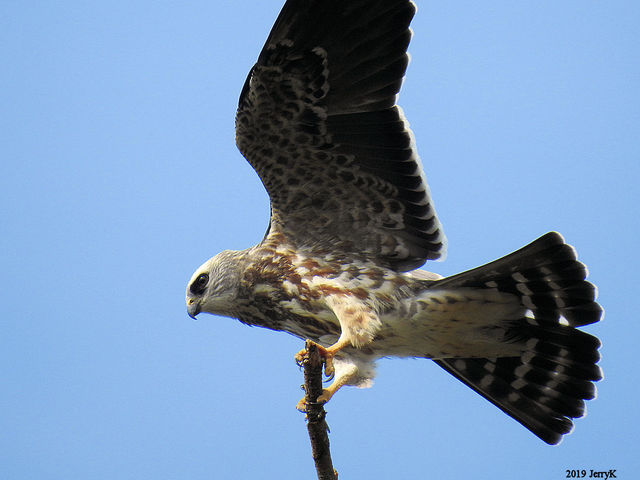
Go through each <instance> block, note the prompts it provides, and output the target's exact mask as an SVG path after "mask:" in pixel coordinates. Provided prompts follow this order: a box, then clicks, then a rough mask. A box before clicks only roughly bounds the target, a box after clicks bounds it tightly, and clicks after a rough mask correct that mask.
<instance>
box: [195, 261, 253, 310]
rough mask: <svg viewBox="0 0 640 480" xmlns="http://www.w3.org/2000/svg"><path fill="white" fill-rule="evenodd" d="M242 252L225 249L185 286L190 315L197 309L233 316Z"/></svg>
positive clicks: (200, 269) (205, 264)
mask: <svg viewBox="0 0 640 480" xmlns="http://www.w3.org/2000/svg"><path fill="white" fill-rule="evenodd" d="M244 253H245V252H244V251H240V252H238V251H233V250H225V251H223V252H220V253H219V254H218V255H216V256H215V257H212V258H210V259H209V260H207V261H206V262H204V263H203V264H202V265H201V266H200V267H199V268H198V269H197V270H196V271H195V273H194V274H193V275H192V276H191V280H189V284H188V285H187V295H186V301H187V311H188V313H189V316H190V317H191V318H196V315H197V314H198V313H200V312H205V313H213V314H215V315H223V316H226V317H231V316H233V311H234V304H235V299H236V298H237V296H238V287H239V285H240V273H241V270H242V265H241V264H242V262H241V260H242V258H243V257H244V255H243V254H244Z"/></svg>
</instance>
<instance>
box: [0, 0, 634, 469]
mask: <svg viewBox="0 0 640 480" xmlns="http://www.w3.org/2000/svg"><path fill="white" fill-rule="evenodd" d="M281 5H282V1H281V0H261V1H244V0H235V1H232V0H224V1H221V0H210V1H189V2H169V1H163V2H150V1H119V0H115V1H109V2H80V1H65V2H46V1H43V2H31V1H13V0H4V1H2V2H0V60H1V65H2V74H0V156H1V158H0V201H1V205H2V211H1V214H0V232H1V235H0V269H1V270H0V271H1V272H2V273H1V275H0V299H1V302H0V325H1V332H0V372H1V379H0V391H1V393H0V432H2V433H1V434H0V477H1V478H7V479H38V480H39V479H64V480H69V479H147V478H148V479H191V480H200V479H218V478H220V479H223V478H237V479H249V478H250V479H254V478H282V479H298V478H313V475H314V469H313V463H312V460H311V454H310V447H309V443H308V438H307V433H306V429H305V425H304V419H303V416H302V415H301V414H299V413H298V412H297V411H296V410H295V409H294V406H295V404H296V402H297V400H298V398H299V397H300V396H301V393H302V392H301V391H300V388H299V386H300V384H301V383H302V373H301V372H300V371H299V369H298V368H297V366H296V365H295V363H294V361H293V354H294V353H295V352H296V351H297V350H298V349H300V348H301V347H302V342H300V341H299V340H297V339H295V338H293V337H289V336H288V335H286V334H283V333H276V332H270V331H266V330H262V329H258V328H249V327H246V326H244V325H242V324H240V323H239V322H237V321H234V320H231V319H223V318H217V317H213V316H201V317H200V319H199V320H198V321H193V320H191V319H190V318H189V317H187V314H186V310H185V306H184V289H185V286H186V282H187V280H188V279H189V277H190V276H191V274H192V272H193V270H195V268H196V267H197V266H198V265H200V264H201V263H202V262H203V261H204V260H206V259H207V258H209V257H210V256H212V255H213V254H215V253H217V252H218V251H220V250H223V249H226V248H233V249H241V248H245V247H248V246H250V245H252V244H254V243H256V242H258V241H259V240H260V239H261V238H262V235H263V233H264V231H265V228H266V226H267V219H268V204H267V196H266V194H265V192H264V191H263V188H262V185H261V184H260V181H259V179H258V177H257V176H256V175H255V174H254V172H253V171H252V170H251V168H250V166H249V165H248V164H247V163H246V162H245V161H244V160H243V158H242V157H241V155H240V153H239V152H238V151H237V150H236V148H235V145H234V131H233V130H234V112H235V107H236V103H237V97H238V95H239V93H240V90H241V87H242V84H243V82H244V79H245V76H246V74H247V72H248V70H249V68H250V67H251V65H252V64H253V62H254V61H255V59H256V57H257V55H258V52H259V50H260V49H261V47H262V45H263V42H264V40H265V39H266V36H267V33H268V31H269V29H270V28H271V25H272V22H273V20H274V19H275V17H276V15H277V13H278V11H279V9H280V7H281ZM418 7H419V11H418V14H417V16H416V18H415V20H414V23H413V29H414V37H413V41H412V44H411V47H410V52H411V54H412V62H411V64H410V66H409V71H408V77H407V79H406V81H405V83H404V87H403V91H402V94H401V96H400V104H401V105H402V106H403V108H404V110H405V113H406V115H407V117H408V119H409V121H410V123H411V126H412V128H413V130H414V133H415V135H416V139H417V144H418V149H419V152H420V154H421V157H422V160H423V163H424V167H425V172H426V174H427V177H428V180H429V184H430V187H431V191H432V194H433V198H434V202H435V206H436V209H437V210H438V214H439V217H440V220H441V221H442V224H443V226H444V230H445V233H446V234H447V236H448V239H449V256H448V259H447V260H446V261H445V262H444V263H432V264H430V265H429V266H428V268H430V269H432V270H433V271H436V272H438V273H440V274H443V275H449V274H453V273H457V272H459V271H462V270H465V269H468V268H471V267H475V266H477V265H479V264H481V263H484V262H487V261H490V260H493V259H495V258H498V257H500V256H502V255H504V254H506V253H509V252H511V251H513V250H515V249H517V248H519V247H521V246H523V245H524V244H526V243H528V242H529V241H531V240H533V239H535V238H537V237H538V236H540V235H542V234H543V233H545V232H547V231H549V230H558V231H560V232H561V233H562V234H563V235H564V236H565V238H566V239H567V241H568V242H570V243H571V244H573V245H574V246H575V247H576V248H577V250H578V253H579V256H580V259H581V260H582V261H584V262H585V263H586V264H587V265H588V266H589V270H590V279H591V281H593V282H594V283H595V284H596V285H597V286H598V287H599V291H600V297H599V298H600V301H601V303H602V305H603V306H604V308H605V310H606V317H605V319H604V321H602V322H601V323H600V324H597V325H592V326H590V327H588V328H586V330H587V331H588V332H590V333H593V334H596V335H598V336H599V337H600V338H601V339H602V341H603V344H604V346H603V348H602V350H601V352H602V355H603V359H602V361H601V366H602V367H603V369H604V373H605V379H604V380H603V381H602V382H600V383H599V397H598V399H597V400H595V401H592V402H589V404H588V411H589V413H588V416H587V417H586V418H584V419H580V420H578V421H577V422H576V423H577V426H576V429H575V431H574V433H573V434H572V435H570V436H568V437H567V438H565V440H564V442H563V443H562V444H561V445H560V446H558V447H549V446H547V445H546V444H544V443H542V442H541V441H540V440H538V439H537V438H536V437H534V436H533V435H532V434H530V433H529V432H528V431H527V430H525V429H524V428H523V427H521V426H520V425H519V424H517V423H516V422H515V421H513V420H512V419H510V418H509V417H507V416H506V415H505V414H503V413H502V412H501V411H499V410H498V409H497V408H495V407H494V406H493V405H491V404H489V403H488V402H486V401H485V400H484V399H482V398H481V397H480V396H478V395H477V394H475V393H474V392H472V391H471V390H470V389H468V388H467V387H465V386H464V385H462V384H461V383H459V382H458V381H457V380H455V379H454V378H453V377H450V376H449V375H448V374H447V373H445V372H444V371H442V370H440V369H439V368H438V367H437V366H435V365H433V364H432V363H430V362H429V361H426V360H385V361H382V362H381V363H380V366H379V373H378V379H377V382H376V384H375V385H374V387H373V388H371V389H368V390H357V389H353V388H352V389H345V390H343V391H341V392H340V393H339V394H338V395H337V396H336V397H335V398H334V399H333V400H332V401H331V403H330V404H329V405H328V407H327V408H328V412H329V413H328V421H329V424H330V426H331V442H332V451H333V457H334V461H335V465H336V467H337V468H338V470H339V471H340V473H341V477H340V478H344V479H356V478H374V479H376V478H386V479H388V478H397V479H417V478H421V479H427V478H439V479H460V478H479V479H484V478H487V479H488V478H491V479H497V478H518V479H519V480H524V479H542V478H544V479H562V478H566V470H567V469H586V470H587V472H588V471H589V469H594V470H609V469H617V475H618V478H625V479H631V478H635V477H636V476H637V475H638V472H639V471H640V470H639V469H640V460H639V457H640V455H638V444H640V438H638V437H639V436H640V435H639V434H638V427H639V425H638V421H639V416H640V414H639V409H638V407H637V401H638V400H637V399H638V396H639V393H640V392H639V391H638V358H637V351H638V348H637V341H638V338H639V335H640V326H639V325H640V321H639V319H638V303H639V300H638V293H637V288H638V286H639V281H638V275H637V272H638V269H639V267H640V265H638V263H639V262H638V255H637V243H638V240H639V222H638V211H637V208H638V207H637V204H638V200H639V195H638V180H639V179H638V174H639V172H640V169H639V166H638V165H639V160H640V158H639V157H640V154H639V151H640V149H639V147H640V145H639V143H640V142H639V138H640V135H639V133H640V132H639V130H640V118H639V117H640V101H639V100H640V99H639V95H638V92H639V91H640V88H639V86H640V48H639V45H640V38H639V37H640V35H639V34H638V23H639V22H640V2H637V1H635V0H628V1H621V0H610V1H607V2H603V1H596V0H563V1H557V0H553V1H552V0H540V1H535V2H534V1H516V2H514V1H506V0H505V1H494V0H487V1H482V2H477V1H473V2H472V1H451V2H436V1H424V0H420V1H419V2H418Z"/></svg>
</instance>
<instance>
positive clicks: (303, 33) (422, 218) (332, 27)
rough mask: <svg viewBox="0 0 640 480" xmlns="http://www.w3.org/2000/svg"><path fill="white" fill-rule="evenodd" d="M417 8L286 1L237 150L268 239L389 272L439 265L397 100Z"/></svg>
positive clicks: (245, 95)
mask: <svg viewBox="0 0 640 480" xmlns="http://www.w3.org/2000/svg"><path fill="white" fill-rule="evenodd" d="M414 13H415V6H414V4H413V3H412V2H410V1H408V0H373V1H372V0H350V1H345V0H288V1H287V3H286V4H285V6H284V7H283V9H282V11H281V12H280V15H279V17H278V19H277V20H276V23H275V25H274V27H273V29H272V31H271V33H270V35H269V38H268V39H267V42H266V45H265V46H264V48H263V50H262V52H261V53H260V56H259V58H258V61H257V63H256V64H255V66H254V67H253V68H252V70H251V72H250V73H249V76H248V78H247V81H246V83H245V86H244V88H243V91H242V94H241V96H240V102H239V107H238V112H237V116H236V142H237V144H238V147H239V149H240V151H241V152H242V154H243V155H244V156H245V157H246V159H247V160H248V161H249V163H250V164H251V165H252V166H253V168H254V169H255V170H256V172H257V173H258V175H259V176H260V178H261V179H262V182H263V183H264V185H265V187H266V189H267V191H268V193H269V196H270V198H271V224H270V234H274V233H276V232H277V233H279V234H283V235H285V237H286V238H287V241H289V242H291V243H293V244H294V245H295V246H296V248H299V249H311V250H313V251H316V252H317V251H323V252H334V253H341V254H355V255H360V256H362V255H364V256H366V257H367V258H369V259H371V260H373V261H376V262H377V263H379V264H383V265H386V266H389V267H391V268H394V269H397V270H411V269H414V268H417V267H418V266H420V265H422V264H423V263H424V262H425V261H426V260H427V259H437V258H440V257H443V256H444V253H445V238H444V235H443V233H442V230H441V227H440V223H439V221H438V219H437V218H436V214H435V210H434V208H433V205H432V202H431V199H430V196H429V191H428V188H427V185H426V181H425V179H424V175H423V173H422V168H421V165H420V160H419V158H418V156H417V153H416V150H415V146H414V142H413V136H412V133H411V131H410V130H409V126H408V124H407V122H406V121H405V120H404V116H403V114H402V111H401V110H400V108H399V107H398V106H397V105H396V104H395V103H396V94H397V93H398V91H399V89H400V86H401V84H402V78H403V76H404V74H405V70H406V67H407V64H408V55H407V53H406V49H407V46H408V45H409V40H410V38H411V31H410V30H409V23H410V22H411V19H412V17H413V15H414Z"/></svg>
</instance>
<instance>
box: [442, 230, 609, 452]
mask: <svg viewBox="0 0 640 480" xmlns="http://www.w3.org/2000/svg"><path fill="white" fill-rule="evenodd" d="M586 276H587V269H586V267H585V266H584V265H583V264H582V263H580V262H578V261H577V258H576V254H575V251H574V249H573V248H572V247H571V246H569V245H567V244H565V243H564V240H563V238H562V236H561V235H560V234H558V233H553V232H552V233H548V234H546V235H544V236H543V237H541V238H539V239H538V240H536V241H534V242H533V243H531V244H530V245H528V246H526V247H524V248H522V249H520V250H518V251H516V252H514V253H512V254H510V255H507V256H506V257H503V258H501V259H499V260H497V261H495V262H492V263H489V264H487V265H483V266H481V267H478V268H476V269H473V270H470V271H468V272H463V273H461V274H458V275H454V276H452V277H448V278H445V279H442V280H439V281H437V282H435V283H437V284H438V286H442V287H447V288H462V287H474V288H482V289H495V290H498V291H501V292H507V293H511V294H514V295H516V296H518V297H519V299H520V302H521V304H522V306H523V307H525V308H526V309H527V314H526V316H525V317H523V318H520V319H517V320H515V321H514V322H512V324H511V325H510V326H509V331H508V335H507V338H508V341H509V342H515V343H518V344H521V345H523V347H524V351H523V353H522V354H521V355H520V356H519V357H505V358H452V359H438V360H435V362H436V363H437V364H438V365H439V366H440V367H442V368H443V369H445V370H446V371H447V372H449V373H451V374H452V375H453V376H455V377H456V378H458V379H459V380H460V381H462V382H463V383H465V384H466V385H467V386H469V387H470V388H472V389H473V390H475V391H476V392H477V393H479V394H480V395H482V396H483V397H485V398H486V399H487V400H489V401H490V402H491V403H493V404H494V405H496V406H497V407H498V408H500V409H501V410H503V411H504V412H505V413H507V414H508V415H510V416H511V417H513V418H514V419H515V420H517V421H518V422H520V423H521V424H522V425H524V426H525V427H526V428H527V429H529V430H530V431H531V432H533V433H534V434H535V435H537V436H538V437H539V438H541V439H542V440H544V441H545V442H547V443H549V444H557V443H559V442H560V441H561V440H562V436H563V435H565V434H567V433H569V432H570V431H571V430H572V428H573V423H572V419H573V418H578V417H581V416H583V415H584V414H585V411H586V408H585V400H591V399H593V398H595V396H596V387H595V385H594V383H593V382H596V381H598V380H600V379H601V378H602V371H601V370H600V368H599V367H598V365H597V362H598V361H599V359H600V354H599V353H598V349H599V347H600V341H599V340H598V339H597V338H596V337H594V336H592V335H589V334H587V333H585V332H582V331H580V330H577V329H576V328H575V327H580V326H583V325H589V324H592V323H595V322H597V321H598V320H600V318H601V316H602V308H601V307H600V305H598V304H597V303H596V301H595V299H596V295H597V290H596V288H595V287H594V286H593V285H592V284H591V283H589V282H587V281H586V280H585V278H586Z"/></svg>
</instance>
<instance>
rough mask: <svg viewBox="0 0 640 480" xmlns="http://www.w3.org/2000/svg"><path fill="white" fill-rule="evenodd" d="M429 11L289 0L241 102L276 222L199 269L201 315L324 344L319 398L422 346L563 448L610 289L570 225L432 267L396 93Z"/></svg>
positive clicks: (196, 305)
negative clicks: (416, 21) (417, 19)
mask: <svg viewBox="0 0 640 480" xmlns="http://www.w3.org/2000/svg"><path fill="white" fill-rule="evenodd" d="M415 12H416V6H415V4H414V3H413V2H411V1H409V0H349V1H345V0H287V1H286V3H285V4H284V6H283V8H282V10H281V12H280V14H279V16H278V17H277V19H276V21H275V24H274V25H273V28H272V30H271V32H270V34H269V36H268V38H267V41H266V43H265V45H264V47H263V49H262V50H261V52H260V54H259V56H258V59H257V61H256V63H255V65H254V66H253V67H252V68H251V70H250V72H249V74H248V76H247V79H246V81H245V83H244V86H243V88H242V91H241V94H240V99H239V102H238V108H237V113H236V145H237V146H238V148H239V150H240V152H241V153H242V154H243V156H244V157H245V158H246V160H247V161H248V162H249V163H250V164H251V166H252V167H253V168H254V170H255V171H256V172H257V174H258V175H259V177H260V179H261V180H262V182H263V184H264V187H265V188H266V190H267V192H268V194H269V198H270V220H269V227H268V229H267V232H266V234H265V236H264V238H263V239H262V241H261V242H260V243H259V244H257V245H255V246H253V247H250V248H248V249H245V250H225V251H222V252H221V253H219V254H217V255H215V256H214V257H212V258H211V259H209V260H207V261H206V262H205V263H204V264H203V265H201V266H200V267H199V268H198V269H197V270H196V271H195V273H194V274H193V276H192V277H191V279H190V280H189V282H188V285H187V289H186V304H187V311H188V314H189V316H191V317H193V318H195V317H196V315H198V314H199V313H201V312H203V313H209V314H213V315H217V316H224V317H231V318H235V319H237V320H239V321H240V322H242V323H244V324H247V325H251V326H258V327H264V328H267V329H271V330H277V331H284V332H287V333H289V334H291V335H294V336H295V337H298V338H300V339H309V340H311V341H313V342H314V343H316V344H317V345H318V347H319V349H320V352H321V354H322V356H323V358H324V360H325V373H326V374H327V375H328V376H329V377H330V378H332V383H331V384H329V385H328V386H327V388H325V389H324V390H323V393H322V395H321V396H320V397H319V398H318V402H327V401H329V400H330V398H331V397H332V396H333V395H334V394H335V393H336V392H337V391H338V390H339V389H340V388H341V387H343V386H345V385H351V386H357V387H368V386H370V385H371V383H372V381H373V378H374V377H375V367H376V362H377V361H378V360H379V359H381V358H383V357H402V358H407V357H416V358H425V359H430V360H431V361H433V362H435V363H436V364H437V365H439V366H440V367H442V368H443V369H444V370H445V371H447V372H448V373H450V374H451V375H453V376H454V377H455V378H457V379H458V380H460V381H461V382H463V383H464V384H466V385H467V386H469V387H470V388H471V389H472V390H474V391H475V392H477V393H478V394H480V395H481V396H483V397H484V398H485V399H487V400H488V401H489V402H491V403H493V404H494V405H496V406H497V407H498V408H500V409H501V410H502V411H503V412H505V413H506V414H507V415H509V416H511V417H512V418H514V419H515V420H516V421H518V422H519V423H520V424H522V425H523V426H524V427H526V428H527V429H528V430H530V431H531V432H532V433H533V434H535V435H536V436H537V437H539V438H540V439H541V440H543V441H544V442H546V443H548V444H552V445H553V444H557V443H559V442H560V441H561V440H562V438H563V436H564V435H565V434H567V433H569V432H570V431H572V429H573V419H575V418H579V417H582V416H584V414H585V411H586V410H585V401H586V400H590V399H593V398H595V396H596V387H595V382H597V381H598V380H600V379H601V378H602V371H601V369H600V367H599V366H598V365H597V363H598V361H599V359H600V354H599V351H598V350H599V348H600V345H601V343H600V341H599V340H598V338H596V337H595V336H592V335H590V334H588V333H586V332H584V331H582V330H579V329H578V327H582V326H585V325H589V324H593V323H595V322H598V321H599V320H600V319H601V317H602V315H603V309H602V308H601V306H600V305H599V304H598V303H597V302H596V297H597V290H596V287H595V286H594V285H592V284H591V283H589V282H588V281H586V277H587V269H586V267H585V265H584V264H583V263H581V262H579V261H578V260H577V255H576V251H575V249H574V248H573V247H571V246H570V245H569V244H567V243H566V242H565V240H564V238H563V237H562V236H561V235H560V234H559V233H557V232H550V233H547V234H545V235H543V236H541V237H540V238H538V239H537V240H535V241H533V242H532V243H530V244H528V245H526V246H524V247H522V248H520V249H519V250H517V251H515V252H513V253H511V254H508V255H506V256H504V257H502V258H500V259H498V260H495V261H493V262H490V263H487V264H485V265H483V266H480V267H478V268H474V269H472V270H469V271H465V272H462V273H459V274H457V275H453V276H449V277H442V276H440V275H438V274H436V273H431V272H428V271H426V270H423V269H421V267H422V266H423V265H424V264H425V262H427V261H431V260H441V259H443V258H444V256H445V253H446V247H447V242H446V238H445V236H444V233H443V230H442V226H441V223H440V221H439V219H438V217H437V216H436V211H435V209H434V205H433V201H432V199H431V194H430V191H429V188H428V186H427V183H426V179H425V175H424V172H423V169H422V164H421V162H420V159H419V157H418V154H417V150H416V144H415V139H414V136H413V133H412V131H411V130H410V128H409V125H408V122H407V120H406V118H405V116H404V113H403V111H402V109H401V108H400V107H399V106H398V105H397V97H398V92H399V90H400V87H401V84H402V81H403V78H404V76H405V73H406V69H407V65H408V62H409V56H408V53H407V49H408V46H409V42H410V40H411V37H412V31H411V29H410V23H411V20H412V18H413V17H414V14H415ZM304 355H305V351H301V352H298V354H296V359H297V360H300V359H302V358H304ZM298 408H299V409H301V410H304V408H305V404H304V401H301V402H300V403H299V404H298Z"/></svg>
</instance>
